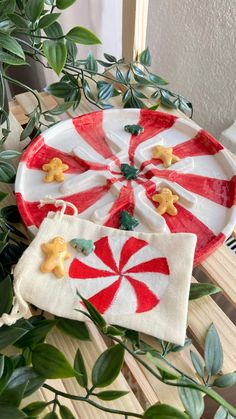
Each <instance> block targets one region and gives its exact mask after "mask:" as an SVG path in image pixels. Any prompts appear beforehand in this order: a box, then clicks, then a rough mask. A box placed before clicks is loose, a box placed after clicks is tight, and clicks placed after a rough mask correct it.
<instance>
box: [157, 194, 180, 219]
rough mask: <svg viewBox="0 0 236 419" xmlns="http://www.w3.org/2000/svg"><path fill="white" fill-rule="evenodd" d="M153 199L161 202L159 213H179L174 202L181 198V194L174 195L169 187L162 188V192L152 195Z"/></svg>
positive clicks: (158, 208)
mask: <svg viewBox="0 0 236 419" xmlns="http://www.w3.org/2000/svg"><path fill="white" fill-rule="evenodd" d="M152 200H153V201H155V202H158V203H159V205H158V207H157V212H158V214H160V215H163V214H165V213H167V214H169V215H177V213H178V211H177V208H175V206H174V203H175V202H177V201H178V200H179V196H178V195H173V193H172V191H171V190H170V189H169V188H162V189H161V192H160V193H156V194H154V195H153V196H152Z"/></svg>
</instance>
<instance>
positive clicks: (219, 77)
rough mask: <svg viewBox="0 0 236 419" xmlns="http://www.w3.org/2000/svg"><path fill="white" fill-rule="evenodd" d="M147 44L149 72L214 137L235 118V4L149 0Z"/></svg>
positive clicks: (222, 0) (229, 0) (226, 0)
mask: <svg viewBox="0 0 236 419" xmlns="http://www.w3.org/2000/svg"><path fill="white" fill-rule="evenodd" d="M147 45H149V47H150V49H151V52H152V56H153V70H154V71H155V72H156V73H157V74H159V75H161V76H163V77H164V78H166V79H167V80H169V82H171V83H170V87H171V88H172V89H173V90H174V91H177V92H179V93H182V94H183V95H185V96H187V97H188V98H189V99H190V100H191V101H192V102H193V106H194V116H193V119H194V120H195V121H196V122H197V123H199V125H201V126H202V127H203V128H205V129H206V130H208V131H210V132H211V133H213V134H214V135H215V136H217V137H218V136H219V134H220V132H221V131H222V130H223V129H225V128H226V127H227V126H229V125H230V124H231V123H232V122H233V121H234V120H235V119H236V1H235V0H150V5H149V17H148V30H147Z"/></svg>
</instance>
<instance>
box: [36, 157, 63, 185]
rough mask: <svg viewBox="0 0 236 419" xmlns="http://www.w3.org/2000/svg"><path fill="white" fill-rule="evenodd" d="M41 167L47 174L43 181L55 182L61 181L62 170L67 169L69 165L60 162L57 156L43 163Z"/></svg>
mask: <svg viewBox="0 0 236 419" xmlns="http://www.w3.org/2000/svg"><path fill="white" fill-rule="evenodd" d="M42 169H43V171H44V172H47V174H46V175H45V176H44V182H47V183H50V182H53V181H54V180H55V181H56V182H63V181H64V175H63V172H65V171H66V170H68V169H69V166H68V165H67V164H64V163H62V161H61V159H59V158H58V157H53V159H51V160H50V162H49V163H46V164H44V165H43V167H42Z"/></svg>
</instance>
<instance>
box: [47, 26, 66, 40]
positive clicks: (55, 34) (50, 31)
mask: <svg viewBox="0 0 236 419" xmlns="http://www.w3.org/2000/svg"><path fill="white" fill-rule="evenodd" d="M44 32H45V33H46V35H47V36H49V37H50V38H60V37H62V36H64V35H63V30H62V27H61V25H60V23H58V22H54V23H53V24H52V25H50V26H48V27H47V28H44Z"/></svg>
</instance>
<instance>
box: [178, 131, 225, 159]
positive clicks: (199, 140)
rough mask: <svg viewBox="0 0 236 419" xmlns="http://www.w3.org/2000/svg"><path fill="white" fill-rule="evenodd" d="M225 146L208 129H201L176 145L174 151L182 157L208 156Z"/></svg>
mask: <svg viewBox="0 0 236 419" xmlns="http://www.w3.org/2000/svg"><path fill="white" fill-rule="evenodd" d="M223 149H224V147H223V146H222V145H221V144H220V143H219V142H218V141H217V140H215V138H213V137H212V136H211V135H210V134H208V133H207V132H206V131H204V130H201V131H199V132H198V133H197V135H196V136H195V137H194V138H192V139H191V140H188V141H185V142H183V143H180V144H178V145H176V146H175V147H174V148H173V153H174V154H176V155H177V156H178V157H180V158H181V159H183V158H185V157H193V156H208V155H213V154H216V153H218V151H220V150H223Z"/></svg>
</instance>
